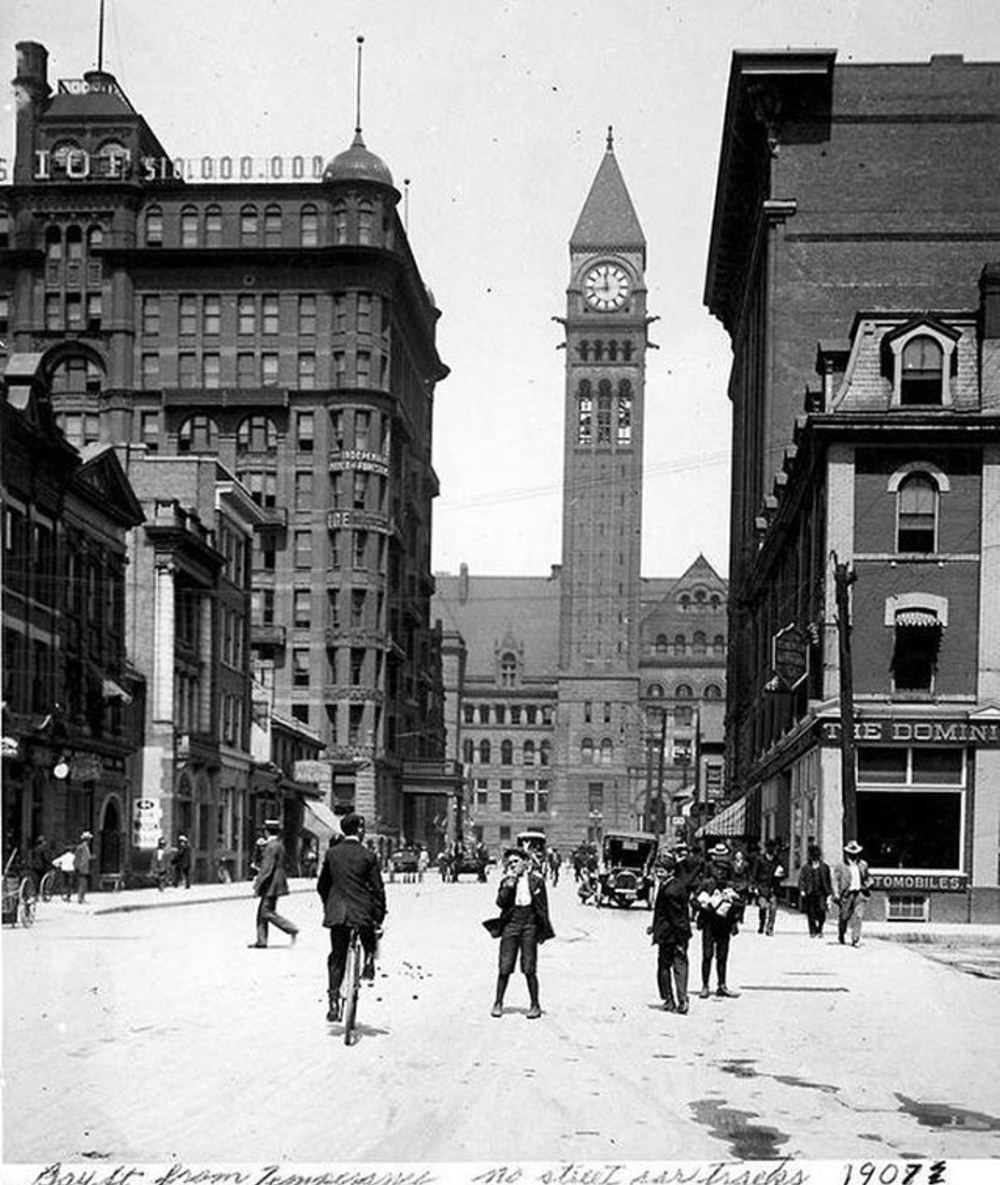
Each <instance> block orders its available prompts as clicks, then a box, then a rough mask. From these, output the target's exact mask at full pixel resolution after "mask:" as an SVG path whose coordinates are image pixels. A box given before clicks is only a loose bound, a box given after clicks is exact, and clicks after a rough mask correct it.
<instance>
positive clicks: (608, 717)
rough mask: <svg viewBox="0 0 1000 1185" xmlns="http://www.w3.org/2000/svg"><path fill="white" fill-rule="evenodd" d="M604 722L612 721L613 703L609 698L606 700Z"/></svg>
mask: <svg viewBox="0 0 1000 1185" xmlns="http://www.w3.org/2000/svg"><path fill="white" fill-rule="evenodd" d="M604 723H605V724H610V723H611V704H610V703H608V701H607V700H605V701H604Z"/></svg>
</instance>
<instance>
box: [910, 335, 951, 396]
mask: <svg viewBox="0 0 1000 1185" xmlns="http://www.w3.org/2000/svg"><path fill="white" fill-rule="evenodd" d="M900 365H901V367H902V369H901V372H900V376H899V402H900V406H902V407H924V406H927V405H928V404H939V403H941V402H942V398H943V394H944V351H943V350H942V349H941V345H940V343H939V342H937V341H935V339H934V338H933V337H930V336H928V335H927V334H920V335H918V336H917V337H912V338H910V340H909V341H908V342H907V343H906V345H905V346H903V354H902V358H901V359H900Z"/></svg>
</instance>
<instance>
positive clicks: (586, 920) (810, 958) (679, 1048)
mask: <svg viewBox="0 0 1000 1185" xmlns="http://www.w3.org/2000/svg"><path fill="white" fill-rule="evenodd" d="M193 892H194V891H192V893H193ZM388 892H389V902H390V915H389V919H388V928H387V933H386V938H385V942H384V946H383V957H382V963H381V968H380V974H379V978H378V979H377V981H376V984H375V985H374V986H373V987H371V988H367V989H366V990H365V991H364V993H363V997H362V1001H361V1006H360V1018H361V1030H360V1039H359V1040H358V1042H357V1044H356V1045H354V1046H353V1047H351V1048H347V1047H345V1046H344V1044H343V1041H342V1039H341V1030H340V1027H339V1026H336V1025H328V1024H327V1023H326V1021H325V1019H324V1013H325V980H324V976H325V957H326V950H327V946H326V932H325V931H324V930H323V929H322V928H321V926H320V924H319V902H318V899H317V898H316V897H315V894H314V893H312V892H307V893H296V894H294V895H292V896H291V897H289V898H287V899H285V902H284V903H283V912H285V913H286V914H287V915H288V916H289V917H291V918H292V919H293V920H295V921H296V922H297V923H299V924H300V925H301V926H302V927H303V930H302V935H301V938H300V940H299V942H298V944H297V945H296V946H295V947H294V948H292V947H289V946H288V945H287V943H286V940H285V938H284V937H283V936H281V935H274V936H273V941H274V944H275V945H274V946H273V947H271V948H269V949H268V950H266V951H256V950H248V949H247V947H246V943H247V942H248V941H249V940H250V939H251V938H252V936H253V930H252V922H253V914H254V902H253V900H252V899H250V898H249V897H246V898H244V899H241V900H235V901H225V902H215V903H212V904H198V905H194V904H192V905H187V906H185V907H183V908H170V909H151V910H143V911H140V912H127V913H110V914H101V913H87V914H84V913H81V912H79V911H78V909H77V907H75V906H72V905H63V904H62V903H60V902H56V903H50V904H48V905H41V906H40V907H39V920H38V922H37V924H36V925H35V927H34V928H33V929H31V930H26V931H23V930H16V931H10V930H7V931H5V933H4V937H3V941H4V1004H5V1008H4V1025H5V1031H4V1044H5V1057H4V1060H5V1076H6V1089H5V1092H4V1119H5V1124H4V1132H5V1135H4V1140H5V1149H4V1152H5V1159H6V1160H7V1161H15V1162H19V1161H35V1162H37V1161H43V1160H47V1161H51V1160H55V1159H61V1160H66V1161H74V1160H80V1159H81V1158H84V1157H87V1158H95V1159H96V1158H100V1159H105V1158H108V1159H112V1160H116V1161H117V1160H139V1161H157V1162H162V1161H172V1160H177V1159H183V1160H186V1161H228V1162H234V1161H261V1160H265V1159H266V1160H274V1159H275V1158H287V1159H289V1160H294V1161H315V1162H322V1161H327V1162H329V1161H331V1160H337V1161H348V1160H351V1161H353V1160H381V1161H418V1160H419V1161H426V1160H451V1161H454V1160H462V1161H492V1160H497V1159H507V1160H513V1159H519V1160H542V1159H552V1158H559V1159H566V1158H574V1159H578V1160H582V1159H601V1160H606V1159H608V1158H613V1159H623V1158H631V1159H645V1158H649V1159H654V1158H655V1159H713V1158H722V1157H739V1158H744V1159H753V1158H761V1157H775V1156H791V1157H801V1158H808V1159H817V1158H820V1159H826V1158H836V1159H844V1158H853V1159H859V1158H861V1159H870V1158H888V1157H902V1156H906V1157H940V1156H949V1157H977V1158H982V1157H996V1156H998V1155H1000V1056H998V1054H1000V1029H998V1026H997V1024H996V1017H997V1011H998V1003H1000V982H998V981H996V980H991V979H980V978H975V977H972V976H968V975H963V974H962V973H961V972H959V971H957V970H955V969H954V968H952V967H949V966H946V965H943V964H941V963H938V962H934V961H931V960H929V959H926V958H924V957H922V956H921V955H920V954H918V953H916V952H914V951H912V950H909V949H907V948H906V947H905V946H902V945H900V944H896V943H888V942H879V941H877V940H874V939H870V940H868V941H866V942H865V943H864V944H863V945H862V947H861V948H860V949H858V950H852V949H851V948H850V947H846V948H844V947H840V946H838V945H837V944H836V942H835V941H831V940H830V939H829V937H828V938H827V939H826V940H824V941H823V942H815V941H810V940H809V939H808V938H807V937H806V934H805V925H804V922H803V921H802V919H801V918H799V917H795V916H793V915H785V916H782V918H781V919H780V921H779V933H777V934H776V935H775V937H773V938H771V939H766V938H764V937H761V936H758V935H757V934H756V933H754V932H753V927H752V926H747V927H746V929H745V931H744V932H743V933H741V934H740V935H739V936H738V937H737V938H736V939H735V940H734V943H733V953H732V959H731V975H730V983H731V985H733V986H735V987H737V988H738V989H739V990H740V991H741V993H742V994H741V996H740V998H739V999H737V1000H720V999H716V998H714V997H713V998H712V999H710V1000H707V1001H702V1000H700V999H698V998H697V997H696V996H695V998H693V1000H692V1007H691V1012H690V1015H688V1016H686V1017H684V1016H676V1015H670V1014H666V1013H663V1012H662V1011H660V1010H659V1008H658V1001H657V998H656V992H655V979H654V952H653V950H652V948H651V947H650V946H649V945H648V941H649V940H648V938H647V937H646V935H645V927H646V925H647V923H648V920H649V915H648V914H647V913H646V911H645V910H642V909H636V910H633V911H630V912H619V911H616V910H601V911H597V910H595V909H593V908H590V907H584V906H581V905H580V904H579V903H578V902H577V900H576V896H575V893H574V890H573V886H572V884H571V883H565V882H564V883H562V884H560V885H559V887H558V888H556V889H555V890H551V891H550V892H551V904H552V916H553V922H554V924H555V927H556V930H557V934H558V937H557V939H556V940H555V941H553V942H552V943H550V944H547V945H546V946H545V947H543V948H542V951H541V962H540V976H541V984H542V1005H543V1008H544V1009H545V1015H544V1016H543V1018H542V1019H541V1020H539V1021H528V1020H527V1019H526V1018H525V1015H524V1012H525V1010H526V1006H527V998H526V993H525V990H524V982H523V979H522V978H521V977H520V976H517V975H516V976H515V977H513V978H512V981H511V988H510V991H509V993H508V1001H507V1002H508V1005H509V1008H508V1012H507V1014H506V1015H505V1016H504V1017H503V1018H502V1019H500V1020H495V1019H493V1018H491V1017H490V1015H489V1008H490V1004H491V1002H492V991H493V982H494V975H495V967H496V953H497V947H496V944H495V943H494V942H493V941H492V940H491V939H490V938H489V936H488V935H487V933H486V931H485V930H483V929H482V927H481V925H480V922H481V921H482V919H483V918H485V917H487V916H490V915H491V914H492V913H493V912H494V910H493V895H494V892H495V886H494V885H478V884H474V883H461V884H457V885H443V884H441V883H440V882H438V881H437V880H433V881H428V882H427V883H425V884H423V885H415V884H407V885H403V884H396V885H391V886H389V888H388ZM748 921H750V919H749V918H748ZM697 954H698V938H697V937H696V938H695V941H694V942H693V943H692V955H693V956H694V958H693V963H695V967H694V969H693V970H694V974H693V976H692V979H693V981H694V986H695V989H697V986H698V984H697V966H696V964H697Z"/></svg>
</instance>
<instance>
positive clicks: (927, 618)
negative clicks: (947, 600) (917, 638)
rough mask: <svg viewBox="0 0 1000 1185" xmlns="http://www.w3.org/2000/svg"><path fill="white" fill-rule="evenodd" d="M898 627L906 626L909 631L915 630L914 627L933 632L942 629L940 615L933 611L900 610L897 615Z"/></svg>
mask: <svg viewBox="0 0 1000 1185" xmlns="http://www.w3.org/2000/svg"><path fill="white" fill-rule="evenodd" d="M896 625H897V626H901V625H902V626H906V628H907V629H913V627H914V626H922V627H923V628H924V629H933V630H936V629H940V628H941V622H940V621H939V620H938V615H937V614H936V613H935V612H934V611H933V610H931V609H900V611H899V612H898V613H897V614H896Z"/></svg>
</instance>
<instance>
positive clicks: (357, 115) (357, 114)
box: [102, 0, 365, 140]
mask: <svg viewBox="0 0 1000 1185" xmlns="http://www.w3.org/2000/svg"><path fill="white" fill-rule="evenodd" d="M102 2H103V0H102ZM364 43H365V39H364V37H361V36H359V37H358V68H357V78H356V97H355V107H354V138H355V140H360V139H361V47H362V46H363V45H364Z"/></svg>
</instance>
